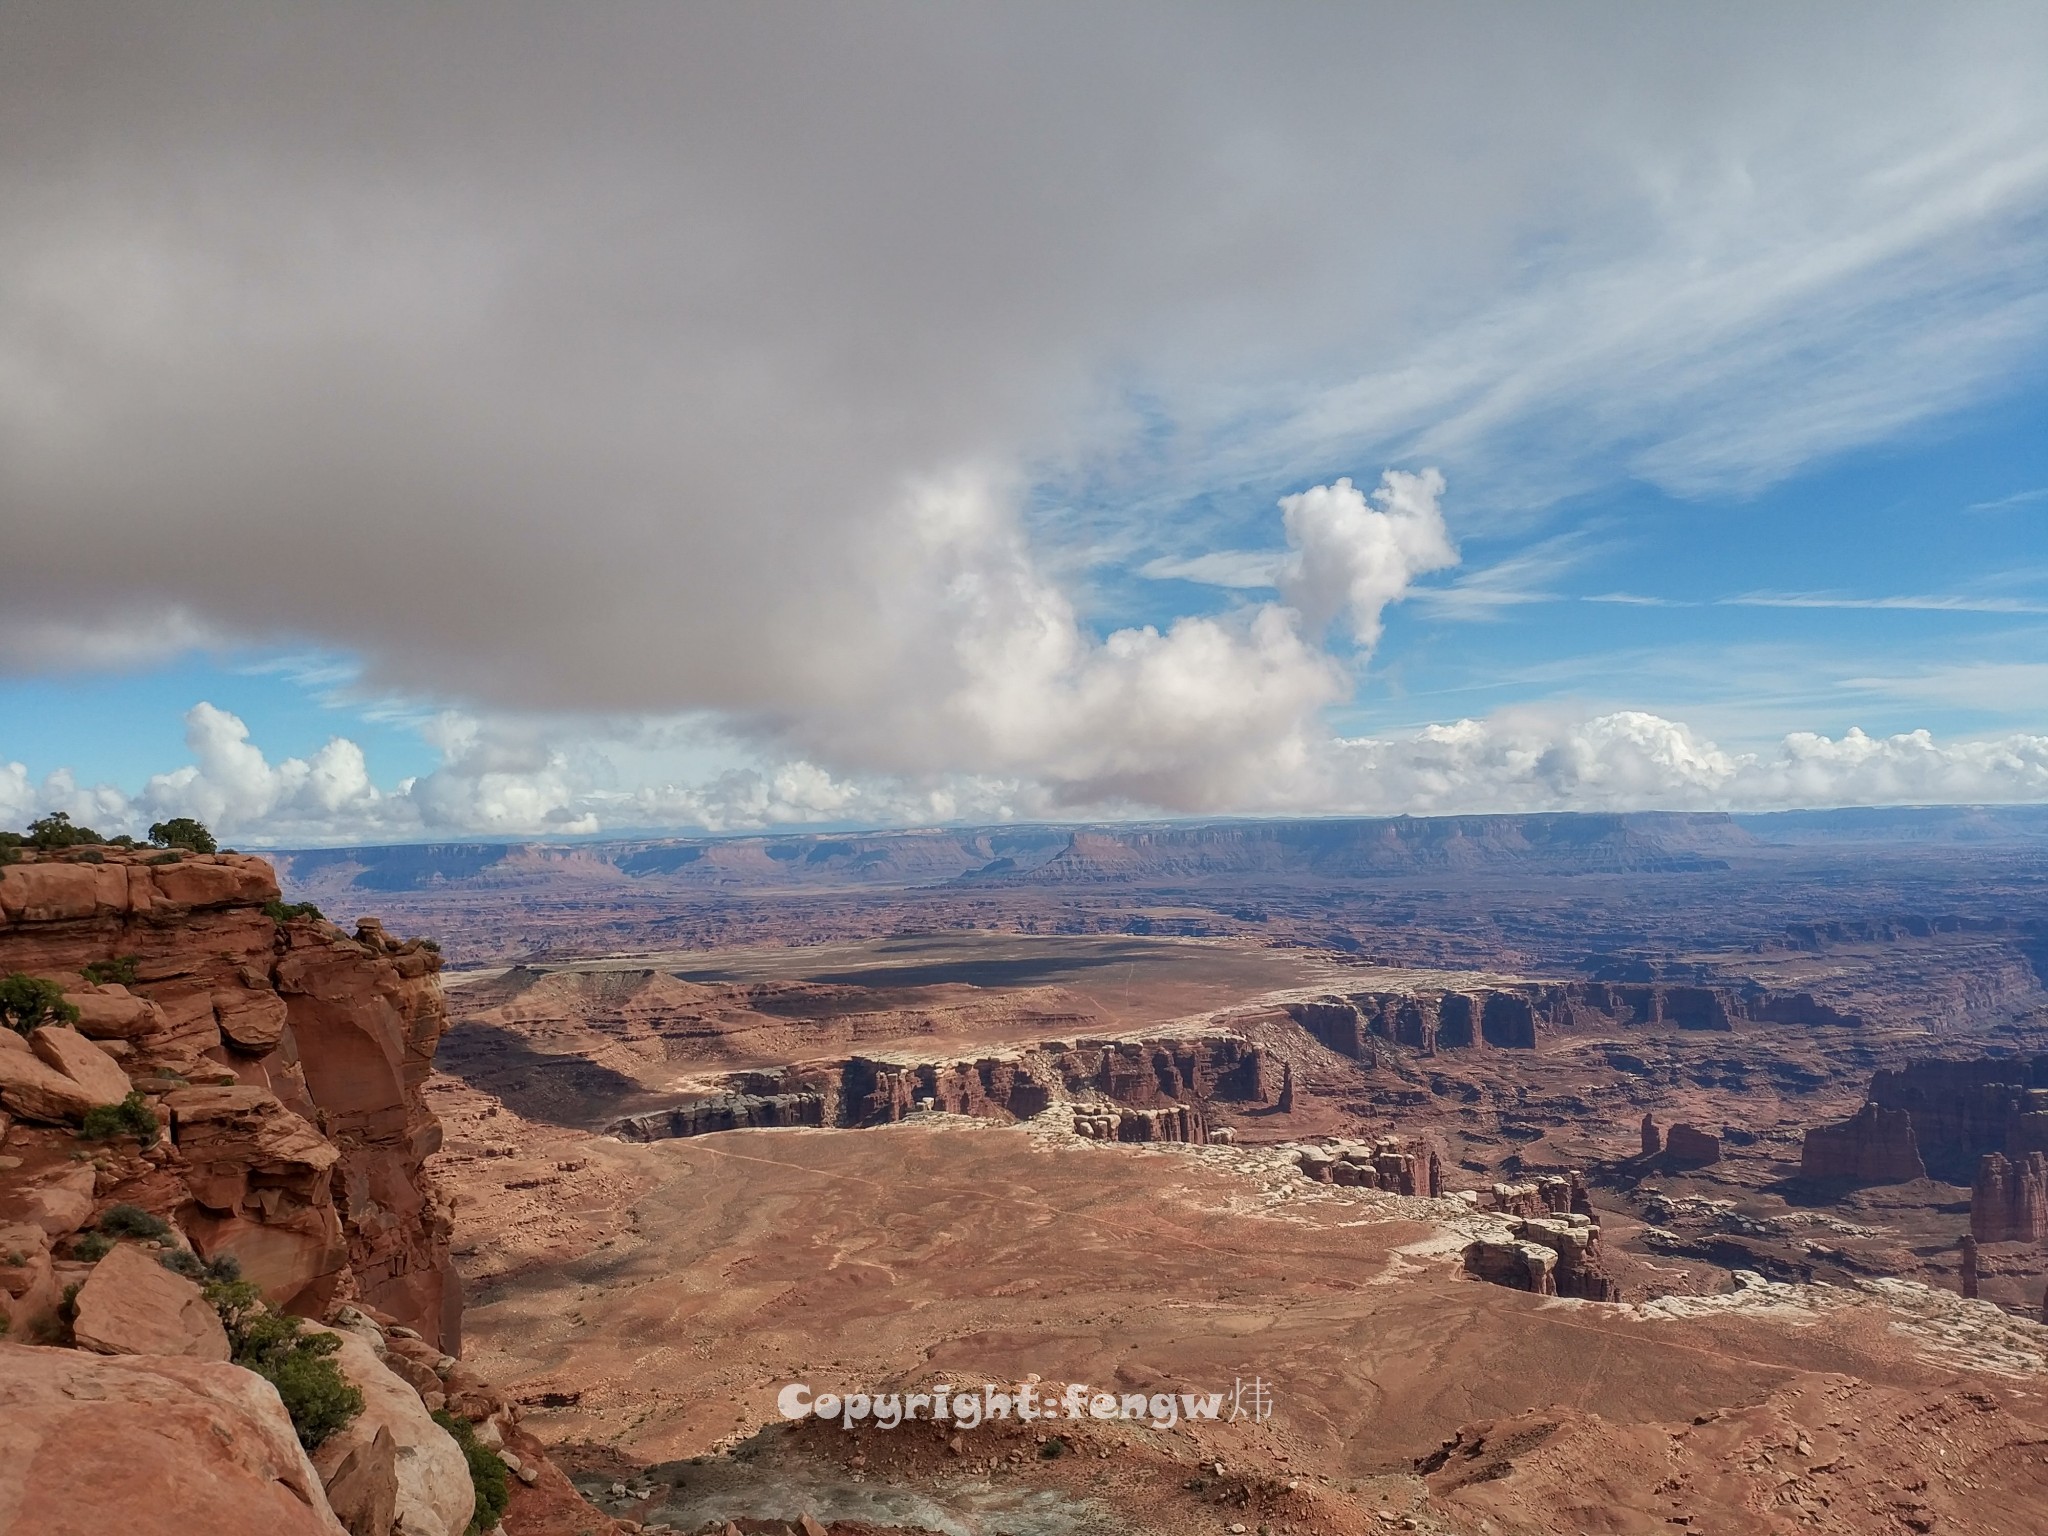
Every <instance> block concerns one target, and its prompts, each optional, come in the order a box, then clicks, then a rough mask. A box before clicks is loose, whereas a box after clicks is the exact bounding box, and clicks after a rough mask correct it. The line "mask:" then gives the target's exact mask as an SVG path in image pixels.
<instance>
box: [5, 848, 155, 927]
mask: <svg viewBox="0 0 2048 1536" xmlns="http://www.w3.org/2000/svg"><path fill="white" fill-rule="evenodd" d="M102 867H103V866H98V865H93V864H52V863H36V864H12V865H9V866H8V867H7V868H5V869H0V912H4V913H5V914H6V915H7V917H8V918H9V919H10V920H12V921H14V922H17V923H54V922H63V921H66V920H67V919H72V918H80V917H91V916H93V915H94V914H95V913H96V912H98V911H99V908H100V880H99V870H100V869H101V868H102ZM115 868H117V869H118V866H115ZM121 889H122V897H123V901H122V905H123V906H125V905H126V893H127V875H126V874H125V873H123V874H122V875H121Z"/></svg>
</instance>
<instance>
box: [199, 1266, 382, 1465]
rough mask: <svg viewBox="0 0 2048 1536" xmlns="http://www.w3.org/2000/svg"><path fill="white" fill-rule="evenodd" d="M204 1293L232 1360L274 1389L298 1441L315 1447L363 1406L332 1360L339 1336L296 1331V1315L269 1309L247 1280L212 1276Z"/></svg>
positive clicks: (297, 1320)
mask: <svg viewBox="0 0 2048 1536" xmlns="http://www.w3.org/2000/svg"><path fill="white" fill-rule="evenodd" d="M204 1294H205V1296H206V1299H207V1300H208V1301H210V1302H212V1303H213V1307H214V1310H215V1311H216V1312H218V1313H219V1314H220V1321H221V1326H222V1327H224V1328H225V1329H227V1334H228V1345H229V1347H230V1348H231V1349H232V1351H233V1355H232V1358H233V1360H234V1362H235V1364H237V1365H239V1366H241V1367H242V1369H244V1370H247V1371H254V1372H255V1373H256V1374H257V1375H258V1376H261V1377H262V1378H263V1379H264V1380H265V1381H267V1382H269V1383H270V1384H271V1385H272V1386H273V1387H275V1388H277V1395H278V1396H279V1397H281V1398H283V1399H284V1411H285V1412H286V1413H288V1414H290V1415H291V1420H292V1428H293V1429H294V1430H296V1431H297V1432H298V1436H299V1444H300V1445H302V1446H304V1447H305V1448H306V1449H307V1450H309V1451H310V1450H313V1449H315V1448H316V1447H317V1446H319V1444H320V1442H321V1441H323V1440H325V1439H326V1438H327V1437H328V1436H329V1435H331V1434H333V1433H334V1432H335V1431H336V1430H337V1429H340V1428H341V1427H342V1426H343V1425H345V1424H347V1423H348V1422H349V1421H350V1420H351V1419H353V1418H354V1417H355V1416H356V1415H357V1414H359V1413H361V1412H362V1411H363V1394H362V1393H361V1392H359V1391H358V1390H357V1389H356V1388H354V1387H352V1386H350V1385H349V1383H348V1381H347V1380H346V1378H344V1377H343V1376H342V1374H341V1367H340V1366H338V1365H336V1364H335V1363H334V1360H333V1355H334V1352H335V1351H336V1350H337V1349H339V1348H341V1340H339V1339H337V1338H336V1337H335V1336H334V1335H333V1334H331V1333H315V1334H302V1333H300V1332H299V1327H300V1320H299V1319H298V1318H296V1317H288V1316H286V1315H285V1314H284V1313H281V1312H272V1311H270V1310H269V1309H268V1308H267V1307H265V1306H264V1304H263V1293H262V1292H261V1291H260V1290H258V1289H257V1288H256V1287H255V1286H254V1285H251V1284H250V1283H249V1282H248V1281H246V1280H216V1281H214V1282H212V1283H211V1284H209V1285H207V1286H205V1287H204Z"/></svg>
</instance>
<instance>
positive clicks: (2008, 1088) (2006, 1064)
mask: <svg viewBox="0 0 2048 1536" xmlns="http://www.w3.org/2000/svg"><path fill="white" fill-rule="evenodd" d="M1870 1100H1871V1102H1872V1103H1873V1104H1880V1105H1883V1106H1884V1107H1885V1108H1887V1109H1893V1110H1901V1111H1903V1112H1905V1113H1906V1114H1908V1115H1910V1116H1911V1117H1912V1122H1913V1134H1914V1137H1915V1138H1916V1140H1917V1142H1918V1145H1919V1149H1920V1153H1921V1156H1922V1157H1924V1158H1925V1159H1926V1162H1927V1166H1928V1168H1929V1169H1930V1170H1931V1171H1933V1172H1935V1173H1937V1174H1939V1175H1941V1176H1943V1177H1945V1178H1950V1179H1953V1180H1955V1181H1957V1182H1960V1181H1962V1180H1964V1179H1968V1178H1969V1177H1971V1175H1972V1174H1973V1173H1974V1172H1975V1170H1976V1167H1977V1163H1978V1159H1980V1158H1982V1157H1983V1156H1984V1154H1985V1153H1987V1152H2005V1153H2009V1154H2010V1153H2019V1152H2030V1151H2048V1057H2038V1056H2037V1057H2005V1058H1981V1059H1978V1060H1972V1061H1940V1060H1916V1061H1909V1062H1907V1063H1906V1065H1905V1066H1903V1067H1901V1068H1899V1069H1897V1070H1896V1071H1883V1072H1878V1073H1876V1074H1875V1075H1874V1076H1873V1077H1872V1078H1871V1081H1870Z"/></svg>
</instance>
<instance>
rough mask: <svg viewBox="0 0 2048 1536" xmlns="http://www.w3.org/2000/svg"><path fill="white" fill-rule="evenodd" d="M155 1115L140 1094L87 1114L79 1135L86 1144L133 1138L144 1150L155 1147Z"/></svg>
mask: <svg viewBox="0 0 2048 1536" xmlns="http://www.w3.org/2000/svg"><path fill="white" fill-rule="evenodd" d="M157 1129H158V1126H157V1118H156V1111H155V1110H153V1109H151V1108H150V1107H149V1100H147V1099H145V1098H144V1097H143V1096H142V1095H141V1094H140V1093H135V1092H130V1093H129V1095H128V1097H127V1098H125V1099H123V1100H122V1101H121V1102H120V1103H118V1104H100V1105H96V1106H95V1107H94V1108H92V1109H88V1110H87V1111H86V1112H85V1118H84V1120H83V1121H82V1122H80V1124H79V1127H78V1134H79V1135H80V1136H83V1137H84V1138H85V1139H86V1140H87V1141H113V1140H114V1139H116V1138H117V1137H121V1136H133V1137H134V1138H135V1139H136V1140H137V1141H139V1142H141V1143H142V1144H143V1145H144V1146H145V1147H153V1146H155V1145H156V1133H157Z"/></svg>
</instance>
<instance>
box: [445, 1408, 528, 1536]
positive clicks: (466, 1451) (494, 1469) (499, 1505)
mask: <svg viewBox="0 0 2048 1536" xmlns="http://www.w3.org/2000/svg"><path fill="white" fill-rule="evenodd" d="M434 1422H435V1423H436V1424H438V1425H440V1426H441V1427H442V1428H443V1429H445V1430H447V1431H448V1433H449V1434H450V1435H451V1436H452V1437H454V1440H455V1443H456V1444H457V1445H459V1446H461V1447H462V1459H463V1460H464V1461H466V1462H468V1463H469V1481H470V1485H471V1486H472V1487H473V1488H475V1489H476V1515H475V1517H474V1518H473V1519H472V1520H471V1521H470V1522H469V1531H470V1536H476V1533H477V1532H479V1531H488V1530H490V1529H491V1528H492V1527H493V1526H495V1525H496V1524H497V1523H498V1517H499V1516H500V1515H502V1514H504V1513H505V1506H506V1505H507V1504H509V1503H511V1502H512V1487H511V1484H509V1483H507V1482H506V1481H505V1463H504V1462H502V1461H500V1460H499V1459H498V1453H497V1452H496V1451H494V1450H492V1449H491V1448H490V1447H489V1446H487V1445H485V1444H484V1443H483V1441H481V1440H479V1439H477V1437H476V1431H475V1430H474V1429H472V1428H471V1427H470V1423H469V1420H467V1419H465V1418H462V1417H461V1416H459V1415H457V1414H453V1413H450V1412H449V1411H448V1410H447V1409H445V1408H436V1409H435V1410H434Z"/></svg>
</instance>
